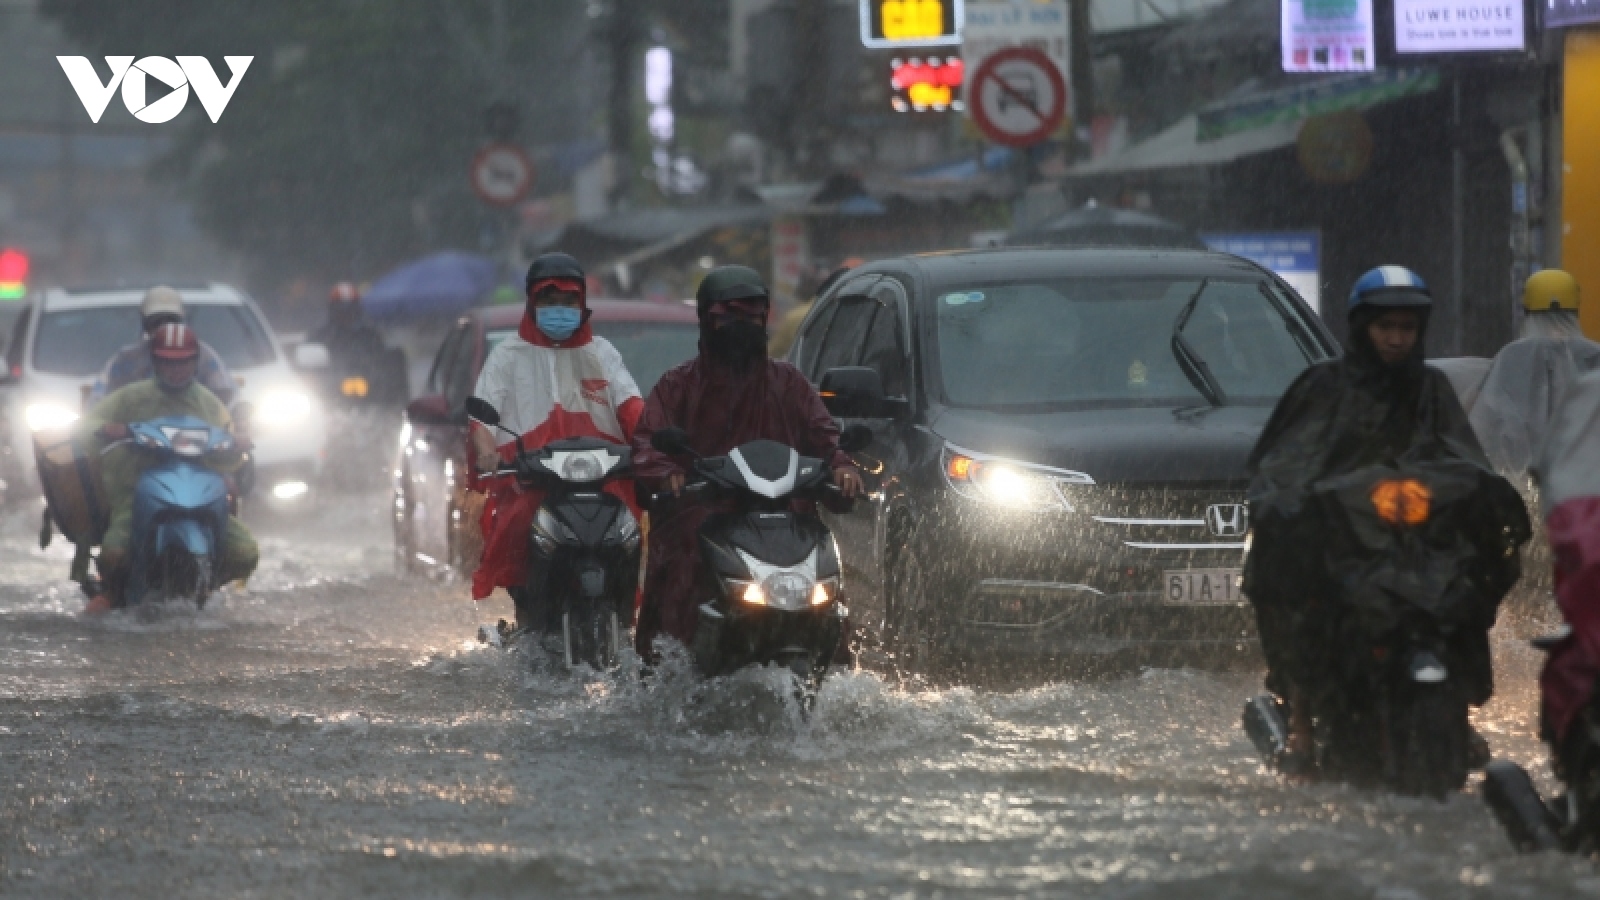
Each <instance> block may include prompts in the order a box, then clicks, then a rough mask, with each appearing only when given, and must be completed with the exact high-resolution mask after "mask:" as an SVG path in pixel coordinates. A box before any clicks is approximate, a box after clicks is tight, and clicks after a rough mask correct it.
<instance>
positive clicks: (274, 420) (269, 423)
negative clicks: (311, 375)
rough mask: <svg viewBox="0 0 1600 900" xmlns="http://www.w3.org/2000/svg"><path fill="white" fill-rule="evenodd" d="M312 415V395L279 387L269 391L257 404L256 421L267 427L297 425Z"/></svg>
mask: <svg viewBox="0 0 1600 900" xmlns="http://www.w3.org/2000/svg"><path fill="white" fill-rule="evenodd" d="M310 417H311V395H310V394H307V393H306V392H305V391H298V390H291V389H282V388H280V389H278V390H274V391H268V392H267V393H265V394H263V395H262V397H261V402H260V403H258V404H256V413H255V421H256V423H257V424H260V425H264V426H266V427H267V428H283V427H286V426H289V425H297V424H299V423H301V422H304V421H305V420H306V419H308V418H310Z"/></svg>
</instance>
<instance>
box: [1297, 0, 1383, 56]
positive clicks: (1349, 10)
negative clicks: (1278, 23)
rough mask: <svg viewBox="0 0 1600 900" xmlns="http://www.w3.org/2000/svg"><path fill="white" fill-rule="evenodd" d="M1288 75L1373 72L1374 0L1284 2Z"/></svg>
mask: <svg viewBox="0 0 1600 900" xmlns="http://www.w3.org/2000/svg"><path fill="white" fill-rule="evenodd" d="M1282 2H1283V7H1282V11H1283V70H1284V71H1285V72H1370V71H1372V70H1373V68H1374V67H1375V66H1374V60H1373V57H1374V56H1375V54H1374V52H1373V37H1372V0H1282Z"/></svg>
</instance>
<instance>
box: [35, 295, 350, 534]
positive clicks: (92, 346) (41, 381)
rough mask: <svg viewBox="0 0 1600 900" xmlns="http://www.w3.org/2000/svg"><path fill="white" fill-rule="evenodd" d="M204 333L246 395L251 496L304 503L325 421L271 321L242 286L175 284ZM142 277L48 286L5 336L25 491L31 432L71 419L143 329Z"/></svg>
mask: <svg viewBox="0 0 1600 900" xmlns="http://www.w3.org/2000/svg"><path fill="white" fill-rule="evenodd" d="M170 286H171V287H173V288H175V289H176V290H177V291H178V293H179V294H181V295H182V297H183V303H184V309H185V314H186V316H187V319H188V322H189V324H190V325H192V326H194V329H195V332H196V333H197V334H198V335H199V336H200V339H201V340H202V341H204V342H205V343H207V344H209V345H210V346H211V347H212V348H213V349H215V350H216V351H217V353H218V355H220V356H221V357H222V361H223V362H224V363H225V364H226V365H227V366H228V369H229V371H230V372H231V373H232V374H233V376H234V378H235V380H236V381H238V382H239V392H238V395H237V396H236V397H235V398H234V402H235V403H238V402H249V403H250V404H251V406H252V407H253V408H254V413H253V415H252V417H251V422H250V430H251V438H252V440H253V441H254V442H255V450H254V452H253V456H254V458H255V468H256V485H257V487H256V489H255V492H254V494H253V495H252V500H253V501H254V502H262V503H265V504H267V505H268V506H269V507H271V508H298V507H304V506H306V505H307V497H308V495H309V494H310V492H311V486H312V485H314V484H315V483H316V480H317V474H318V472H319V471H320V469H321V467H322V451H323V441H324V439H325V426H324V422H323V415H322V410H321V408H320V406H319V404H318V403H317V401H316V398H315V396H314V395H313V394H312V392H311V391H310V390H308V388H307V386H306V385H305V384H304V383H303V382H302V381H301V379H300V377H299V376H298V375H297V374H295V372H294V371H293V370H292V369H291V368H290V366H289V362H288V360H287V359H286V358H285V356H284V353H283V349H282V347H281V346H280V345H279V343H278V339H277V336H276V335H275V334H274V333H273V331H272V328H271V326H269V325H268V324H267V322H266V319H265V318H264V317H263V316H262V315H261V311H260V309H258V308H257V307H256V304H255V302H254V301H252V300H251V299H250V298H249V297H248V296H247V295H245V294H244V292H242V291H240V290H238V289H236V288H233V287H230V286H228V285H226V284H220V283H212V282H205V283H201V282H195V283H177V284H172V285H170ZM147 287H148V286H145V287H136V288H135V287H127V286H116V287H107V288H98V287H90V288H79V289H66V288H51V289H47V290H43V291H41V292H40V293H39V294H37V295H36V296H35V297H34V299H33V301H32V302H31V303H30V305H29V306H28V308H27V309H26V310H24V311H23V313H22V315H21V316H20V317H19V318H18V319H17V321H16V324H15V325H14V326H13V328H12V333H11V340H10V343H9V344H8V346H7V352H6V364H7V366H8V369H9V371H8V372H7V378H6V381H7V385H6V393H7V394H8V395H9V402H8V403H7V404H6V406H7V409H8V415H7V417H6V418H7V420H8V422H9V428H8V432H7V434H6V438H7V440H8V443H9V444H10V447H11V451H12V454H13V455H14V456H15V457H16V458H17V459H18V460H19V461H21V463H22V464H21V465H19V466H17V470H18V474H19V478H20V480H21V486H22V487H23V491H21V492H20V493H22V494H24V495H29V496H32V495H37V494H38V493H39V485H38V473H37V471H36V469H35V467H34V464H33V439H32V438H33V434H34V433H35V432H39V431H43V430H47V429H50V428H55V427H60V426H65V425H69V424H71V423H72V422H73V421H75V420H76V419H77V418H78V417H79V415H80V414H81V412H82V411H83V405H84V403H85V402H86V401H87V398H88V397H89V391H90V388H91V386H92V385H93V384H94V382H95V380H96V378H97V377H98V376H99V375H100V373H101V371H102V370H103V369H104V368H105V365H106V363H107V362H108V361H109V360H110V359H111V357H112V356H114V355H115V354H116V353H117V351H119V350H121V349H122V348H123V347H125V346H127V345H128V344H130V343H132V342H134V341H136V340H138V339H139V336H140V325H139V304H140V302H141V301H142V300H143V298H144V294H145V290H146V289H147Z"/></svg>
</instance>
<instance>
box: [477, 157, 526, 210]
mask: <svg viewBox="0 0 1600 900" xmlns="http://www.w3.org/2000/svg"><path fill="white" fill-rule="evenodd" d="M471 176H472V190H473V192H474V193H476V194H477V195H478V199H479V200H482V201H483V202H485V203H488V204H491V205H493V206H511V205H512V204H515V203H516V202H517V201H518V200H521V199H522V198H523V197H525V196H527V193H528V189H529V188H531V187H533V163H532V162H529V161H528V155H527V154H526V153H523V152H522V148H520V147H517V146H516V145H514V144H490V145H489V146H487V147H484V148H483V149H482V150H479V151H478V155H476V156H474V157H473V158H472V170H471Z"/></svg>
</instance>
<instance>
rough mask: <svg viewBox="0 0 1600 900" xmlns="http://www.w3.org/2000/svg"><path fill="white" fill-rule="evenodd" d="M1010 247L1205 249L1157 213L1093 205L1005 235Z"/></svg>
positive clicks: (1175, 224)
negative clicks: (1049, 245)
mask: <svg viewBox="0 0 1600 900" xmlns="http://www.w3.org/2000/svg"><path fill="white" fill-rule="evenodd" d="M1006 243H1007V244H1008V245H1010V246H1013V247H1018V246H1026V245H1029V244H1052V245H1061V246H1073V247H1084V246H1097V247H1185V248H1190V249H1195V250H1205V249H1206V245H1205V243H1204V242H1203V241H1201V240H1200V238H1199V237H1197V236H1195V234H1194V233H1193V232H1191V231H1190V230H1189V229H1187V228H1185V227H1183V226H1182V225H1179V224H1178V223H1176V222H1169V221H1167V220H1166V219H1163V218H1161V217H1160V216H1153V215H1150V214H1149V213H1143V212H1139V211H1137V210H1132V209H1118V208H1116V207H1107V206H1097V205H1095V204H1094V203H1093V202H1092V201H1091V202H1090V203H1089V204H1088V205H1087V206H1084V207H1082V208H1081V209H1074V210H1071V211H1069V212H1065V213H1062V214H1061V215H1059V216H1056V217H1055V218H1053V219H1047V220H1045V221H1044V222H1041V223H1039V224H1037V225H1034V226H1032V227H1031V228H1027V229H1024V230H1022V231H1017V232H1013V233H1012V234H1010V235H1008V236H1007V237H1006Z"/></svg>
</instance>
